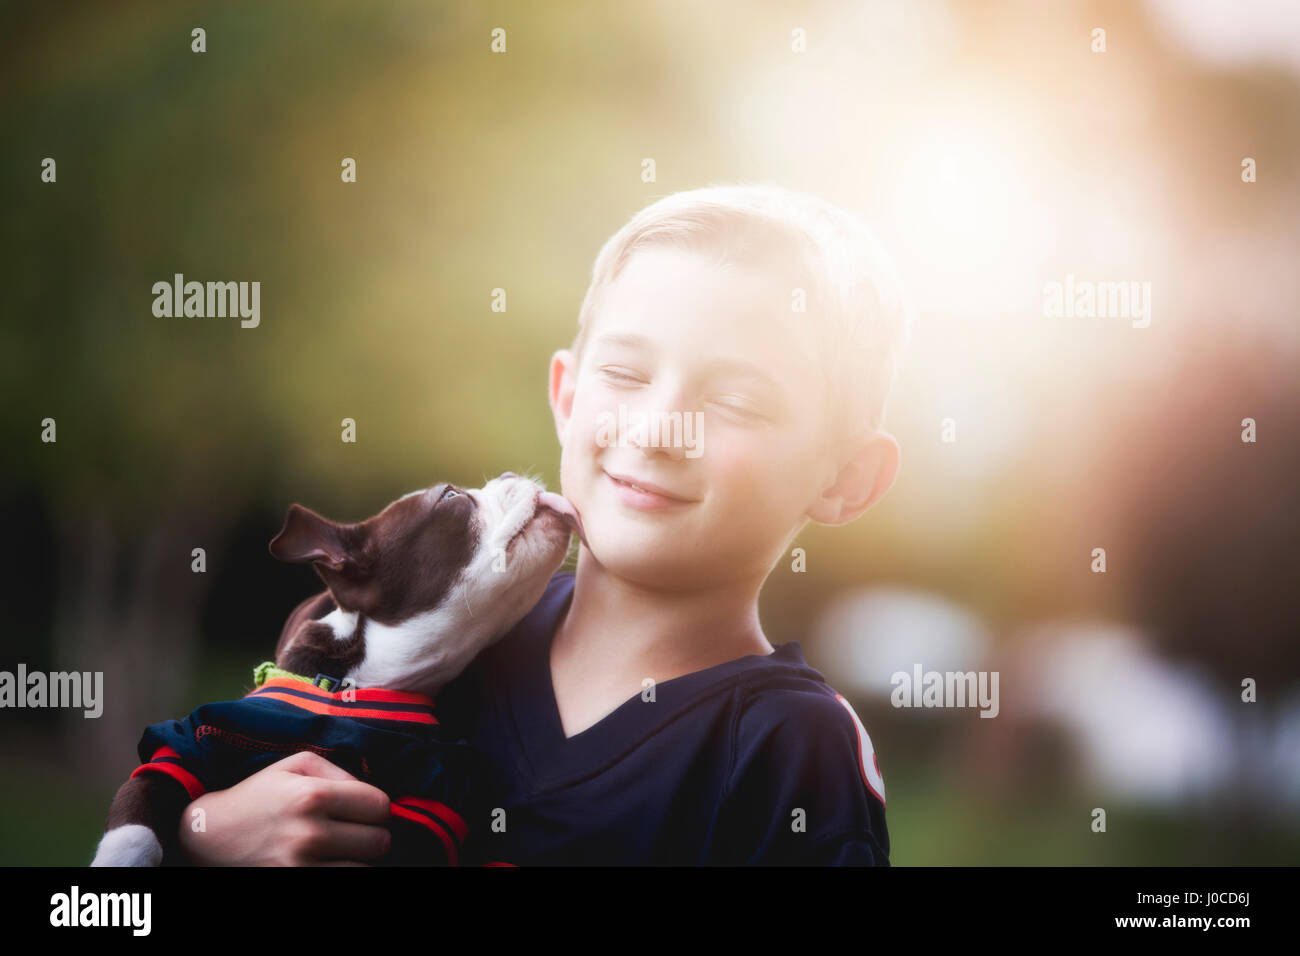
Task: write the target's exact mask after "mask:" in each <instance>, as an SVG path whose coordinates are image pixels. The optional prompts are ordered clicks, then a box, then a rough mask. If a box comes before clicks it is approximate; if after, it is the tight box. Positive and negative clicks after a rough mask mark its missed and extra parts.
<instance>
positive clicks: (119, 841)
mask: <svg viewBox="0 0 1300 956" xmlns="http://www.w3.org/2000/svg"><path fill="white" fill-rule="evenodd" d="M162 858H163V849H162V844H161V843H159V842H158V837H157V836H156V835H155V834H154V832H153V831H152V830H150V829H149V828H148V827H146V826H141V825H140V824H138V823H128V824H126V825H125V826H120V827H116V828H114V829H112V830H109V831H108V832H107V833H105V834H104V838H103V839H102V840H100V841H99V849H98V850H96V851H95V858H94V859H93V860H91V861H90V865H91V866H158V865H159V864H161V863H162Z"/></svg>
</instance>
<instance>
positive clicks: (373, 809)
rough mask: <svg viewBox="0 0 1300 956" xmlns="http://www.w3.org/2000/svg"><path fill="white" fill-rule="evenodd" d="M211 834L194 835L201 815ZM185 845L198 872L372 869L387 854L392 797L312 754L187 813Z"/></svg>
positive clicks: (201, 801)
mask: <svg viewBox="0 0 1300 956" xmlns="http://www.w3.org/2000/svg"><path fill="white" fill-rule="evenodd" d="M195 810H202V811H203V820H204V825H205V827H206V830H205V831H204V832H195V830H194V829H193V826H192V821H193V820H194V819H195V817H194V811H195ZM178 836H179V839H180V845H181V848H182V849H183V850H184V851H185V853H186V855H187V856H188V857H189V859H190V862H192V863H194V864H195V865H197V866H366V865H367V864H365V863H358V862H355V861H356V860H357V859H371V858H375V857H379V856H382V855H383V854H384V853H386V852H387V851H388V848H389V844H390V843H391V841H392V837H391V835H390V833H389V831H388V795H387V794H385V793H384V792H383V791H382V790H380V789H379V788H378V787H372V786H371V785H370V784H368V783H362V782H361V781H360V780H357V779H356V778H355V777H353V776H352V775H351V774H350V773H348V772H347V771H345V770H343V769H341V768H339V767H337V766H335V765H334V764H332V763H330V762H329V761H328V760H326V759H325V758H324V757H321V756H318V755H317V754H314V753H312V752H310V751H306V750H304V751H300V752H298V753H296V754H292V755H290V756H288V757H285V758H284V759H283V760H279V761H277V762H276V763H273V764H271V766H269V767H265V768H263V769H262V770H259V771H258V772H257V773H255V774H253V775H252V776H251V777H249V778H248V779H247V780H244V781H241V782H240V783H238V784H236V785H235V786H233V787H231V788H230V789H229V790H218V791H215V792H213V793H205V794H203V795H202V796H201V797H199V798H198V799H197V800H195V801H194V802H192V803H191V804H190V805H189V806H188V807H186V808H185V812H184V814H183V815H182V817H181V822H180V830H179V834H178Z"/></svg>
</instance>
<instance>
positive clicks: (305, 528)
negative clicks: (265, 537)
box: [270, 504, 360, 571]
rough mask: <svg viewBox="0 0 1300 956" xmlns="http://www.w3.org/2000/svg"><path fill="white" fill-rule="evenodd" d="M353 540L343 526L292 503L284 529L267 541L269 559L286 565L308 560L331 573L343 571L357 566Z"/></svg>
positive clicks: (353, 537) (302, 562) (352, 536)
mask: <svg viewBox="0 0 1300 956" xmlns="http://www.w3.org/2000/svg"><path fill="white" fill-rule="evenodd" d="M355 537H356V536H355V534H353V533H352V531H351V529H349V528H348V527H347V526H345V525H339V524H335V523H334V522H333V521H330V520H329V519H328V518H322V517H321V516H320V515H318V514H317V513H316V512H314V511H312V510H311V509H310V508H304V507H303V506H302V505H299V504H292V505H290V506H289V513H288V514H287V515H286V516H285V519H284V527H283V528H281V529H280V533H279V534H277V535H276V536H275V537H274V538H272V539H271V544H270V550H271V554H272V556H273V557H275V558H277V559H278V560H280V561H287V562H289V563H290V564H305V563H306V562H308V561H312V562H314V563H315V564H317V565H318V566H320V567H322V568H328V569H329V570H331V571H343V570H345V569H348V568H354V567H355V566H356V564H357V560H358V558H359V555H358V554H357V553H356V548H357V546H358V545H359V543H360V542H358V541H356V540H354V539H355Z"/></svg>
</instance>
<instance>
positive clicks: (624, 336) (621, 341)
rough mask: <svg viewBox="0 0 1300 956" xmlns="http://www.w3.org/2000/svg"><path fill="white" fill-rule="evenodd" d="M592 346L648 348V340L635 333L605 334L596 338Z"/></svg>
mask: <svg viewBox="0 0 1300 956" xmlns="http://www.w3.org/2000/svg"><path fill="white" fill-rule="evenodd" d="M592 344H593V345H628V346H631V347H632V348H649V346H650V340H649V339H648V338H646V337H645V336H644V335H637V334H636V333H635V332H607V333H605V334H604V335H601V336H597V338H596V341H595V342H594V343H592Z"/></svg>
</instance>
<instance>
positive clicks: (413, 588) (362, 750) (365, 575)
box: [91, 472, 585, 866]
mask: <svg viewBox="0 0 1300 956" xmlns="http://www.w3.org/2000/svg"><path fill="white" fill-rule="evenodd" d="M570 533H576V534H577V535H578V536H579V537H580V538H581V537H582V525H581V521H580V520H579V518H578V514H577V512H576V511H575V510H574V508H573V506H572V505H571V504H570V503H569V502H568V501H567V500H565V499H564V498H562V497H561V496H559V495H556V494H552V493H550V492H547V491H545V490H544V489H543V488H542V487H541V486H540V485H539V484H537V483H535V482H533V481H531V480H529V479H527V478H521V477H519V476H518V475H515V474H513V473H511V472H506V473H505V474H503V475H501V476H500V477H498V478H495V479H493V480H492V481H489V482H488V483H487V484H485V485H484V486H483V487H482V488H460V487H457V486H455V485H451V484H445V483H444V484H438V485H434V486H433V487H431V488H425V489H421V490H420V491H413V492H411V493H410V494H407V495H403V496H402V497H401V498H399V499H397V500H396V501H394V502H392V503H391V504H390V505H388V507H386V508H385V509H384V510H383V511H381V512H380V513H379V514H377V515H375V516H374V517H372V518H368V519H366V520H365V521H362V522H359V523H357V524H339V523H336V522H333V521H330V520H328V519H326V518H323V517H321V516H320V515H318V514H316V513H315V512H313V511H311V510H310V509H308V508H304V507H302V506H301V505H298V504H294V505H292V506H290V508H289V512H288V515H287V517H286V519H285V522H284V528H283V529H282V530H281V531H280V533H279V534H278V535H276V537H275V538H274V539H273V540H272V541H271V544H270V550H271V554H272V555H274V556H275V557H276V558H278V559H279V560H281V561H288V562H297V563H305V562H311V563H312V564H313V565H314V566H315V568H316V571H317V573H318V574H319V575H320V577H321V579H322V580H323V581H324V583H325V586H326V590H325V591H323V592H322V593H320V594H317V595H315V596H314V597H311V598H308V599H307V600H305V601H303V602H302V603H301V604H299V605H298V607H297V608H295V609H294V611H293V613H292V614H290V616H289V619H288V621H287V622H286V623H285V626H284V629H283V631H282V632H281V634H280V640H279V643H278V645H277V646H276V651H275V660H274V662H267V663H264V664H262V665H261V666H259V667H258V668H256V669H255V671H254V677H255V681H256V684H257V686H256V688H255V689H254V690H253V691H251V692H250V693H249V694H248V695H246V696H245V697H244V698H242V699H241V700H237V701H226V702H223V703H215V704H205V705H203V706H202V707H200V708H198V709H197V710H195V711H194V712H193V713H191V714H190V715H189V716H188V717H187V718H185V719H183V720H173V721H165V722H163V723H159V724H154V725H152V726H150V727H149V728H147V729H146V730H145V733H144V736H143V737H142V739H141V741H140V744H139V748H138V749H139V755H140V759H141V761H142V764H141V766H139V767H138V768H136V770H135V772H134V773H132V775H131V777H130V779H128V780H127V781H126V783H125V784H123V785H122V787H121V789H120V790H118V792H117V795H116V797H115V798H114V799H113V803H112V806H111V807H110V809H109V814H108V829H107V832H106V833H105V834H104V836H103V838H102V839H101V841H100V843H99V847H98V850H97V852H96V854H95V858H94V860H93V861H92V862H91V866H157V865H159V864H160V863H161V862H162V860H163V857H164V855H165V854H164V847H168V848H169V849H172V850H174V849H175V846H176V843H175V840H176V834H177V831H178V828H179V826H180V817H181V814H182V812H183V811H184V808H185V807H186V806H187V805H188V804H189V802H190V801H192V800H193V799H195V798H196V797H197V796H199V795H200V794H202V793H206V792H208V791H211V790H221V789H225V788H228V787H230V786H233V785H234V784H235V783H238V782H239V781H240V780H242V779H244V778H246V777H248V776H250V775H252V774H253V773H256V772H257V771H258V770H260V769H261V768H262V767H264V766H267V765H269V764H271V763H274V762H275V761H277V760H280V759H282V758H283V757H285V756H287V755H288V754H290V753H295V752H297V751H300V750H311V751H313V752H315V753H318V754H320V755H322V756H324V757H325V758H326V759H328V760H330V761H331V762H333V763H335V764H337V765H338V766H341V767H343V769H345V770H347V771H348V772H349V773H351V774H353V776H355V777H357V778H358V779H360V780H364V781H366V782H368V783H372V784H373V785H375V786H377V787H379V788H380V789H382V790H384V791H385V792H386V793H387V794H388V795H389V799H390V829H391V831H392V834H393V841H392V845H393V850H392V851H391V852H390V854H389V855H388V856H387V857H385V858H384V859H382V860H380V861H379V862H380V863H386V864H394V865H400V864H417V863H418V864H432V865H457V864H458V862H460V860H461V859H463V858H464V844H465V841H466V838H467V835H471V834H470V832H469V831H470V830H471V829H472V828H471V827H469V826H468V825H467V824H466V822H465V816H466V815H467V813H470V812H477V808H476V807H474V806H473V803H474V795H475V786H474V777H475V771H474V767H475V764H474V758H473V754H472V753H471V752H470V748H469V746H468V745H467V744H465V743H464V742H463V741H458V740H456V739H454V737H453V736H452V735H450V734H446V733H444V732H443V731H442V730H441V729H440V727H439V724H438V721H437V717H436V715H435V712H434V706H433V705H434V695H436V694H437V692H438V691H439V690H440V689H441V688H442V687H443V686H444V685H445V684H447V683H448V682H449V681H451V680H452V679H454V678H455V677H456V676H457V675H458V674H460V673H461V671H462V670H464V668H465V667H466V665H468V664H469V662H470V661H471V660H472V659H473V658H474V656H475V655H476V654H478V653H479V651H481V650H483V649H484V648H485V647H487V646H488V645H490V644H492V643H493V642H494V641H496V640H497V639H499V638H500V637H501V636H503V635H504V634H505V633H506V632H508V631H509V630H510V629H511V628H512V627H513V626H514V625H515V624H516V623H518V621H519V620H520V619H521V618H522V617H523V616H524V615H525V614H526V613H527V612H528V611H529V610H530V609H531V608H532V607H533V606H534V605H535V604H536V603H537V601H538V600H539V599H540V598H541V596H542V593H543V592H544V591H545V589H546V585H547V582H548V581H549V580H550V577H551V575H552V574H553V573H554V572H555V570H556V569H557V568H558V567H559V565H560V563H561V562H562V561H563V560H564V556H565V554H566V553H567V551H568V546H569V535H570ZM584 540H585V539H584ZM474 819H477V817H474ZM168 855H170V854H168Z"/></svg>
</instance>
